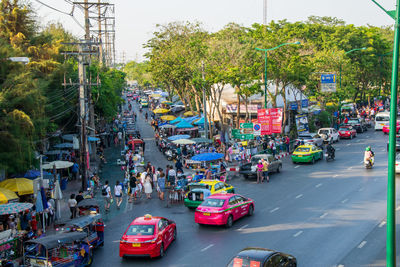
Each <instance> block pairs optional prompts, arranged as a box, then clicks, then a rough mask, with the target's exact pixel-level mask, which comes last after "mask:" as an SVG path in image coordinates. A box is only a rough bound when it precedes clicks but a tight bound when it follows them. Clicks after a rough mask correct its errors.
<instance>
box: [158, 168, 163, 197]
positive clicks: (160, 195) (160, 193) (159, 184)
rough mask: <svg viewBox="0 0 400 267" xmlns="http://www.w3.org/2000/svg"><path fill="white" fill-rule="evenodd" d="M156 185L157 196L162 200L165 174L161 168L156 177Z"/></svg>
mask: <svg viewBox="0 0 400 267" xmlns="http://www.w3.org/2000/svg"><path fill="white" fill-rule="evenodd" d="M157 185H158V188H159V192H158V197H159V198H160V200H164V194H165V174H164V173H163V172H162V170H161V171H160V176H159V177H158V179H157Z"/></svg>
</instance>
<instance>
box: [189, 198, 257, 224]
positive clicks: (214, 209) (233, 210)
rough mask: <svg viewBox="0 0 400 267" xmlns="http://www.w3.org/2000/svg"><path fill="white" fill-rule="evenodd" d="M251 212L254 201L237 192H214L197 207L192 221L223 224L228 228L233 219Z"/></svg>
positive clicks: (251, 213)
mask: <svg viewBox="0 0 400 267" xmlns="http://www.w3.org/2000/svg"><path fill="white" fill-rule="evenodd" d="M253 213H254V201H253V200H251V199H249V198H246V197H243V196H241V195H238V194H214V195H211V196H209V197H208V198H207V199H206V200H204V201H203V203H201V204H200V206H198V207H197V209H196V212H195V214H194V221H195V222H196V223H198V224H199V225H202V224H212V225H225V226H226V227H228V228H229V227H231V226H232V224H233V222H234V221H236V220H238V219H240V218H242V217H243V216H246V215H248V216H251V215H253Z"/></svg>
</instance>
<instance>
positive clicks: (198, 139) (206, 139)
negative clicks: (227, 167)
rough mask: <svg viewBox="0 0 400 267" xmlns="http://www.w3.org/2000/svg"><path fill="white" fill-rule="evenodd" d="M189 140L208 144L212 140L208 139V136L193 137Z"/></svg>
mask: <svg viewBox="0 0 400 267" xmlns="http://www.w3.org/2000/svg"><path fill="white" fill-rule="evenodd" d="M191 140H193V141H195V142H196V143H208V144H211V143H212V142H213V141H212V140H210V139H208V138H204V137H199V138H193V139H191Z"/></svg>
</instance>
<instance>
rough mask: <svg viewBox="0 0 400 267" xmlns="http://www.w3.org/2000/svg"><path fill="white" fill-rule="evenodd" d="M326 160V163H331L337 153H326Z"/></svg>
mask: <svg viewBox="0 0 400 267" xmlns="http://www.w3.org/2000/svg"><path fill="white" fill-rule="evenodd" d="M325 159H326V161H331V160H335V152H334V151H332V152H330V153H329V152H326V153H325Z"/></svg>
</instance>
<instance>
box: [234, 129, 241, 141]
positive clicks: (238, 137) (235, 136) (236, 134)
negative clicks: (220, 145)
mask: <svg viewBox="0 0 400 267" xmlns="http://www.w3.org/2000/svg"><path fill="white" fill-rule="evenodd" d="M232 138H234V139H240V130H239V129H232Z"/></svg>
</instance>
